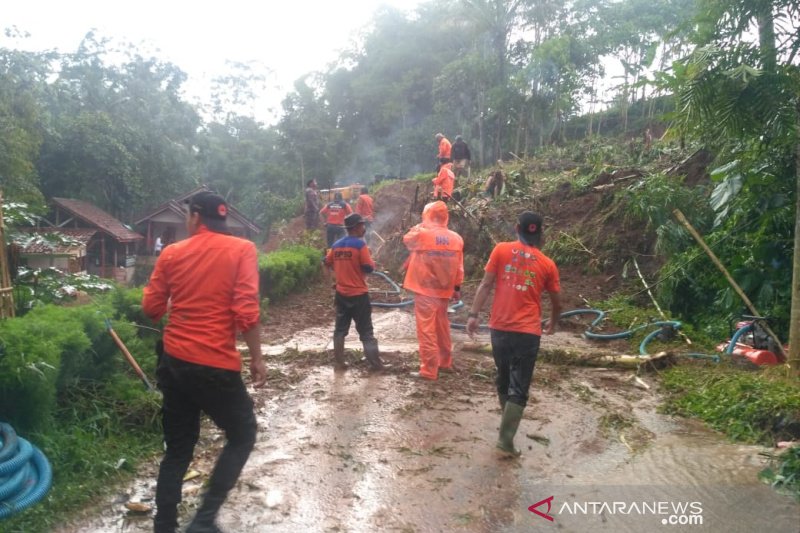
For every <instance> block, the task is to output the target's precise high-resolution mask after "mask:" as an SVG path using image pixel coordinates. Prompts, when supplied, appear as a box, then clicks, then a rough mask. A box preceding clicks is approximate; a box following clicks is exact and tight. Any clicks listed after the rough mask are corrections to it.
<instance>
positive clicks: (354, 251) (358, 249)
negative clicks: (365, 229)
mask: <svg viewBox="0 0 800 533" xmlns="http://www.w3.org/2000/svg"><path fill="white" fill-rule="evenodd" d="M325 265H327V266H329V267H332V268H333V272H334V273H335V274H336V292H338V293H339V294H342V295H344V296H358V295H360V294H365V293H367V292H368V291H369V288H368V287H367V282H366V275H367V274H369V273H370V272H372V271H373V270H375V262H374V261H372V257H371V256H370V255H369V248H367V245H366V243H365V242H364V241H363V240H362V239H360V238H358V237H354V236H352V235H348V236H347V237H345V238H343V239H339V240H338V241H336V242H335V243H333V246H332V247H331V249H330V250H328V254H327V255H326V256H325Z"/></svg>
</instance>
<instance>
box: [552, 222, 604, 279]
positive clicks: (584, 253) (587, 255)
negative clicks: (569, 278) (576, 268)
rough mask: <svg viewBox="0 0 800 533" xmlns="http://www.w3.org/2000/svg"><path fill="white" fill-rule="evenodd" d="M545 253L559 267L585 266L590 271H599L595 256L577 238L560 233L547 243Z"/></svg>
mask: <svg viewBox="0 0 800 533" xmlns="http://www.w3.org/2000/svg"><path fill="white" fill-rule="evenodd" d="M543 251H544V253H545V254H546V255H547V256H548V257H550V258H551V259H553V261H555V262H556V264H559V265H577V264H585V265H586V266H587V269H588V270H594V271H596V270H597V266H598V265H597V260H596V258H595V257H594V254H593V253H592V252H591V251H590V250H589V249H588V248H586V246H585V245H584V244H583V243H582V242H581V240H580V239H579V238H578V237H577V236H575V235H570V234H569V233H565V232H563V231H561V232H558V233H557V234H555V235H550V236H549V237H548V239H547V241H546V242H545V245H544V249H543Z"/></svg>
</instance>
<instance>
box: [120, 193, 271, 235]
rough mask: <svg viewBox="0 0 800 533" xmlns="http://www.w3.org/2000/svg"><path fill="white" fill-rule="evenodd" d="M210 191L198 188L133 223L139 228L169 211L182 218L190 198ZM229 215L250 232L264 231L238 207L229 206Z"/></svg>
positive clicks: (167, 202) (165, 203)
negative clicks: (185, 204) (186, 202)
mask: <svg viewBox="0 0 800 533" xmlns="http://www.w3.org/2000/svg"><path fill="white" fill-rule="evenodd" d="M210 190H211V189H210V188H208V186H206V185H201V186H200V187H197V188H195V189H193V190H191V191H189V192H188V193H186V194H183V195H181V196H178V197H176V198H173V199H171V200H168V201H166V202H164V203H163V204H161V205H159V206H158V207H156V208H155V209H152V210H151V211H149V212H148V213H147V214H144V215H140V216H139V217H137V220H135V221H134V222H133V224H134V226H138V225H140V224H143V223H145V222H147V220H148V219H150V218H152V217H154V216H156V215H157V214H159V213H162V212H164V211H167V210H169V211H172V212H174V213H176V214H178V215H180V216H183V214H184V212H185V206H184V203H185V201H186V200H188V199H189V198H191V197H192V196H194V195H195V194H197V193H198V192H201V191H210ZM212 192H213V191H212ZM228 213H229V214H228V216H230V217H232V218H234V219H236V220H238V221H239V222H240V223H241V224H242V225H243V226H245V227H247V228H250V230H251V231H253V232H254V233H261V231H262V228H261V226H259V225H258V224H256V223H255V222H253V221H252V220H250V219H249V218H247V217H246V216H244V215H243V214H242V212H241V211H239V210H238V209H236V207H234V206H232V205H231V204H228Z"/></svg>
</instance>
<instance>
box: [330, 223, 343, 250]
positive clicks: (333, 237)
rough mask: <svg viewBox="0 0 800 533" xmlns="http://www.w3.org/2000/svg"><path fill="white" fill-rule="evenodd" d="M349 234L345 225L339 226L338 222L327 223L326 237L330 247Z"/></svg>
mask: <svg viewBox="0 0 800 533" xmlns="http://www.w3.org/2000/svg"><path fill="white" fill-rule="evenodd" d="M346 234H347V231H346V230H345V229H344V226H339V225H337V224H325V237H326V240H327V241H328V248H330V247H331V246H333V243H335V242H336V241H338V240H339V239H341V238H342V237H344V236H345V235H346Z"/></svg>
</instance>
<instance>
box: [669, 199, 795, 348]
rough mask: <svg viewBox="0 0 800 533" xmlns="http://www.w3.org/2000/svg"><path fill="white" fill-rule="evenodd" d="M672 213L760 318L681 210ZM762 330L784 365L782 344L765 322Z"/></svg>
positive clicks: (674, 210) (751, 303)
mask: <svg viewBox="0 0 800 533" xmlns="http://www.w3.org/2000/svg"><path fill="white" fill-rule="evenodd" d="M672 213H673V214H674V215H675V217H676V218H677V219H678V221H679V222H680V223H681V224H683V225H684V226H686V229H687V230H689V233H691V234H692V237H694V240H696V241H697V243H698V244H699V245H700V247H701V248H703V250H705V252H706V254H707V255H708V257H710V258H711V261H712V262H713V263H714V264H715V265H716V267H717V268H718V269H719V270H720V272H722V274H723V275H724V276H725V278H726V279H727V280H728V283H730V285H731V287H733V290H734V291H736V294H738V295H739V297H740V298H741V299H742V301H743V302H744V304H745V305H746V306H747V308H748V309H749V310H750V312H751V313H753V315H754V316H761V315H759V313H758V311H757V310H756V307H755V305H753V302H751V301H750V298H748V297H747V295H746V294H745V293H744V291H743V290H742V288H741V287H739V285H738V284H737V283H736V281H735V280H734V279H733V277H732V276H731V275H730V273H728V269H727V268H725V265H723V264H722V262H721V261H720V260H719V259H718V258H717V256H716V255H715V254H714V252H712V251H711V248H709V247H708V245H707V244H706V242H705V241H704V240H703V238H702V237H701V236H700V234H699V233H697V230H696V229H694V226H692V224H691V223H690V222H689V220H688V219H687V218H686V217H685V216H684V214H683V213H682V212H681V210H680V209H673V210H672ZM764 330H765V331H766V332H767V333H768V334H769V336H770V337H772V338H773V340H774V341H775V347H776V348H775V350H776V351H777V352H778V353H777V354H776V355H777V356H778V359H779V360H780V362H781V363H785V362H786V353H785V352H784V351H783V344H781V340H780V339H779V338H778V336H777V335H776V334H775V332H774V331H772V328H770V327H769V324H767V323H766V321H765V322H764Z"/></svg>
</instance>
